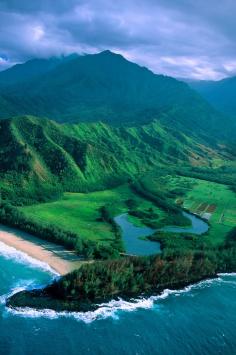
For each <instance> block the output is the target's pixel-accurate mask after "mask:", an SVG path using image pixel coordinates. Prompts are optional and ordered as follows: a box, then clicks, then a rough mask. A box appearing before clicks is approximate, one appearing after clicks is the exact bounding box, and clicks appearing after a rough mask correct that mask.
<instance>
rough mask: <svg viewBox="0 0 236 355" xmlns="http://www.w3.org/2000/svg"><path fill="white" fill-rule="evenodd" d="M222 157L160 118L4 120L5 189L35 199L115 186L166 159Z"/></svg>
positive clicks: (0, 171)
mask: <svg viewBox="0 0 236 355" xmlns="http://www.w3.org/2000/svg"><path fill="white" fill-rule="evenodd" d="M217 157H219V155H218V153H216V152H214V151H213V150H212V149H211V148H210V147H209V146H207V144H206V145H205V146H204V145H203V144H199V143H198V142H197V141H195V140H194V139H192V138H190V137H188V136H187V135H185V134H184V133H180V132H179V131H178V130H175V129H174V128H173V129H170V128H168V127H166V126H164V125H162V124H161V123H160V122H158V121H155V120H154V121H152V122H151V123H149V124H147V125H142V126H138V127H120V128H118V127H112V126H109V125H107V124H105V123H101V122H98V123H90V124H89V123H81V124H76V125H71V124H58V123H56V122H53V121H50V120H47V119H40V118H36V117H32V116H23V117H19V118H14V119H9V120H2V121H0V190H1V195H2V197H3V198H9V199H10V200H11V201H15V202H17V203H18V202H19V200H20V201H22V202H24V203H30V202H32V200H34V199H37V200H46V199H47V198H48V197H50V198H52V197H53V196H54V195H55V196H57V194H58V193H60V192H61V191H91V190H99V189H103V188H107V187H111V186H114V185H117V184H119V183H122V182H124V181H127V179H129V178H133V177H135V176H136V175H137V174H139V175H140V174H142V173H144V172H145V171H147V170H148V169H151V168H153V167H157V166H163V165H165V164H169V165H178V164H181V165H183V164H192V165H199V164H202V165H205V164H208V163H207V159H210V158H217Z"/></svg>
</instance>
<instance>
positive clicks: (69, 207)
mask: <svg viewBox="0 0 236 355" xmlns="http://www.w3.org/2000/svg"><path fill="white" fill-rule="evenodd" d="M129 199H134V200H135V201H136V203H137V209H141V210H145V209H148V208H150V207H152V208H153V209H154V211H155V212H158V214H160V210H159V209H158V208H156V207H155V206H154V205H153V204H152V203H151V202H149V201H147V200H145V199H143V198H141V197H139V196H137V195H135V194H134V193H133V192H132V191H131V189H130V188H129V187H128V185H122V186H120V187H118V188H114V189H111V190H104V191H98V192H92V193H65V194H64V196H63V198H62V199H60V200H58V201H55V202H50V203H41V204H37V205H33V206H27V207H21V208H20V210H21V211H22V212H23V213H24V214H25V215H26V216H27V217H28V218H30V219H32V220H34V221H37V222H40V223H41V224H44V223H45V224H54V225H56V226H58V227H60V228H62V229H64V230H68V231H72V232H76V233H78V234H79V235H80V236H81V237H83V238H86V239H91V240H98V241H103V242H104V241H105V242H108V243H109V241H111V240H113V238H114V236H113V233H112V230H111V226H110V225H109V224H108V223H106V222H104V221H101V220H100V219H99V218H100V213H99V209H100V207H102V206H108V207H109V209H110V211H111V212H112V214H113V215H114V216H116V215H118V214H120V213H124V212H126V211H127V209H128V207H127V204H126V201H127V200H129ZM131 218H132V219H133V220H134V221H136V222H137V219H136V218H134V217H131Z"/></svg>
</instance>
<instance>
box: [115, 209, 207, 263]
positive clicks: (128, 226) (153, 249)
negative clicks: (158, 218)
mask: <svg viewBox="0 0 236 355" xmlns="http://www.w3.org/2000/svg"><path fill="white" fill-rule="evenodd" d="M183 216H184V217H187V218H188V219H189V220H190V221H191V224H192V225H191V226H190V227H178V226H165V227H163V228H161V229H158V230H159V231H163V232H170V233H191V234H196V235H202V234H204V233H206V232H207V231H208V229H209V225H208V224H207V223H206V222H205V221H204V220H202V219H201V218H199V217H197V216H195V215H192V214H190V213H188V212H185V211H184V212H183ZM114 221H115V222H116V223H117V224H118V226H119V227H120V228H121V230H122V238H123V241H124V244H125V251H126V253H127V254H129V255H137V256H148V255H153V254H160V253H161V246H160V243H159V242H156V241H150V240H148V239H141V238H142V237H148V236H150V235H152V234H153V233H155V232H156V231H158V230H156V229H153V228H150V227H137V226H135V225H134V224H133V223H132V222H130V221H129V220H128V214H127V213H123V214H121V215H119V216H117V217H115V218H114Z"/></svg>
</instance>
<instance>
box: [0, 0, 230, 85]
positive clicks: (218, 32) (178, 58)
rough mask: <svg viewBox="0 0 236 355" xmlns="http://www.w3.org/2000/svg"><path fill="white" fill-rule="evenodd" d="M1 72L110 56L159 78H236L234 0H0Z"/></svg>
mask: <svg viewBox="0 0 236 355" xmlns="http://www.w3.org/2000/svg"><path fill="white" fill-rule="evenodd" d="M0 16H1V17H0V70H2V69H5V68H6V67H8V66H10V65H12V64H15V63H18V62H23V61H25V60H27V59H30V58H33V57H49V56H53V55H60V54H69V53H72V52H78V53H95V52H98V51H101V50H104V49H110V50H112V51H115V52H119V53H121V54H123V55H124V56H125V57H126V58H128V59H130V60H132V61H135V62H137V63H139V64H141V65H145V66H147V67H149V68H150V69H152V70H153V71H154V72H155V73H162V74H167V75H171V76H175V77H189V78H196V79H213V80H218V79H221V78H223V77H226V76H232V75H236V42H235V37H236V1H235V0H222V1H217V0H143V1H140V0H136V1H133V0H86V1H85V0H0Z"/></svg>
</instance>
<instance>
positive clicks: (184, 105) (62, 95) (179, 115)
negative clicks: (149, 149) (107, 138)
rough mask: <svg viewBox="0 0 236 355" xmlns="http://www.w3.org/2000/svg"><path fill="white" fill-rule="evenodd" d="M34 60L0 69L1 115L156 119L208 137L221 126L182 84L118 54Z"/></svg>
mask: <svg viewBox="0 0 236 355" xmlns="http://www.w3.org/2000/svg"><path fill="white" fill-rule="evenodd" d="M36 62H37V61H36ZM36 62H34V61H30V62H27V63H25V64H24V65H23V66H20V67H17V68H16V67H13V68H11V69H8V71H5V72H2V73H0V97H2V99H3V101H4V102H5V103H8V104H9V106H7V104H4V103H3V104H1V101H0V117H1V118H6V117H11V116H12V115H13V114H18V115H24V114H31V115H37V116H44V117H48V118H51V119H54V120H56V121H59V122H81V121H89V122H97V121H104V122H107V123H110V124H112V125H115V126H120V125H124V124H125V125H130V126H134V125H137V124H143V123H148V122H150V121H151V120H153V119H158V120H160V121H161V122H163V123H164V124H165V125H170V126H173V125H175V126H177V127H178V129H180V130H182V131H183V132H185V133H187V134H189V135H195V136H197V135H198V136H199V135H201V136H206V130H208V131H209V132H208V136H209V135H211V136H215V135H220V136H222V130H221V128H222V127H223V126H224V131H226V130H227V122H226V120H223V118H224V117H223V116H222V115H221V114H219V113H217V112H216V111H215V110H214V109H213V108H212V107H211V106H210V105H209V104H208V103H207V102H206V101H204V100H203V99H202V98H201V97H200V96H199V95H198V94H197V93H196V92H194V91H193V90H191V89H190V88H189V87H188V85H187V84H185V83H183V82H180V81H178V80H175V79H173V78H170V77H166V76H162V75H155V74H153V73H152V72H151V71H150V70H148V69H146V68H143V67H140V66H138V65H137V64H134V63H131V62H129V61H127V60H126V59H125V58H123V57H122V56H121V55H118V54H114V53H112V52H109V51H105V52H102V53H99V54H95V55H85V56H80V57H78V56H72V57H71V58H70V60H62V61H59V62H58V61H56V59H54V60H52V59H51V60H50V59H49V60H48V62H47V61H43V62H40V65H39V69H36V67H37V66H35V63H36ZM37 63H39V62H37ZM26 77H27V78H28V79H26ZM6 78H7V80H6ZM14 80H15V82H14ZM222 121H224V123H222ZM209 133H210V134H209Z"/></svg>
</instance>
